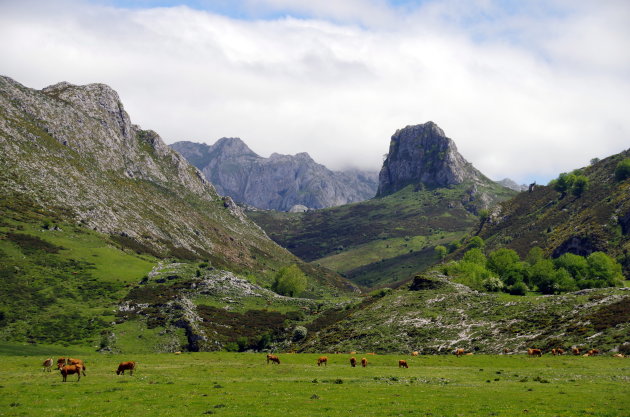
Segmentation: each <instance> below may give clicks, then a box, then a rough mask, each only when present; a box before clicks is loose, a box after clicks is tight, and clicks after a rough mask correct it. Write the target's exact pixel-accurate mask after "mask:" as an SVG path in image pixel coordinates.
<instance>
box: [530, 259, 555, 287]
mask: <svg viewBox="0 0 630 417" xmlns="http://www.w3.org/2000/svg"><path fill="white" fill-rule="evenodd" d="M555 272H556V269H555V267H554V264H553V261H552V260H551V259H542V260H540V261H538V262H536V263H535V264H534V265H532V266H531V268H529V279H530V283H532V284H534V285H536V286H537V287H539V289H540V286H541V285H542V286H543V287H546V286H548V285H549V282H550V281H553V278H554V274H555ZM530 287H531V285H530Z"/></svg>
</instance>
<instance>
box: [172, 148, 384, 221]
mask: <svg viewBox="0 0 630 417" xmlns="http://www.w3.org/2000/svg"><path fill="white" fill-rule="evenodd" d="M171 147H172V148H173V149H175V150H176V151H177V152H179V153H180V154H182V155H183V156H184V157H185V158H186V159H187V160H188V161H190V163H192V164H193V165H195V166H196V167H197V168H199V169H200V170H201V172H203V174H204V175H205V177H206V178H207V179H208V181H210V182H211V183H212V184H213V185H214V186H215V187H216V189H217V191H218V192H219V194H222V195H228V196H230V197H232V198H233V199H234V200H235V201H237V202H240V203H245V204H247V205H250V206H253V207H256V208H260V209H267V210H279V211H290V210H293V211H304V210H306V209H319V208H324V207H331V206H339V205H342V204H348V203H353V202H357V201H364V200H367V199H369V198H372V197H374V195H375V194H376V187H377V173H376V172H369V171H358V170H352V171H345V172H338V171H331V170H329V169H328V168H326V167H325V166H323V165H321V164H318V163H316V162H315V161H314V160H313V159H312V158H311V157H310V156H309V155H308V154H307V153H305V152H303V153H298V154H297V155H293V156H292V155H280V154H277V153H274V154H272V155H271V156H270V157H269V158H263V157H261V156H259V155H257V154H256V153H254V152H253V151H252V150H251V149H250V148H249V147H248V146H247V145H246V144H245V143H244V142H243V141H242V140H241V139H239V138H222V139H220V140H218V141H217V142H216V143H215V144H213V145H206V144H203V143H194V142H186V141H184V142H176V143H173V144H172V145H171Z"/></svg>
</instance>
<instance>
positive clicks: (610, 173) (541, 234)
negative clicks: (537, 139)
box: [479, 150, 630, 275]
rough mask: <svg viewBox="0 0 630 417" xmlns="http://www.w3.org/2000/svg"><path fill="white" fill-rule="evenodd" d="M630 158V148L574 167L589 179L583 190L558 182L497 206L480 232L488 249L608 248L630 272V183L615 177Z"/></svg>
mask: <svg viewBox="0 0 630 417" xmlns="http://www.w3.org/2000/svg"><path fill="white" fill-rule="evenodd" d="M629 157H630V150H626V151H624V152H621V153H619V154H617V155H613V156H610V157H608V158H606V159H603V160H601V161H599V162H596V163H594V164H592V165H590V166H587V167H584V168H580V169H577V170H575V171H573V173H571V174H569V175H574V176H575V175H577V176H582V177H583V178H584V181H585V182H586V186H585V187H584V190H583V191H581V192H575V191H573V190H566V191H564V192H561V191H558V189H557V188H558V187H554V186H553V184H552V185H550V186H541V185H538V186H534V187H533V188H532V190H531V191H530V192H522V193H519V194H518V195H517V196H516V197H515V198H513V199H511V200H508V201H504V202H502V203H501V204H499V205H497V206H495V207H494V208H493V209H492V211H491V213H490V216H489V217H488V219H487V221H485V222H484V223H483V224H482V227H481V229H480V231H479V236H481V237H482V238H483V239H485V240H486V246H487V247H488V248H498V247H507V248H511V249H514V250H516V251H517V252H518V253H519V254H520V255H521V256H525V255H526V254H527V252H528V251H529V250H530V249H531V248H532V247H533V246H539V247H540V248H542V249H543V250H544V252H545V253H546V254H548V255H551V256H553V257H558V256H560V255H562V254H563V253H566V252H571V253H574V254H577V255H582V256H586V255H589V254H590V253H592V252H595V251H602V252H606V253H608V254H609V255H612V256H613V257H616V258H617V259H618V260H619V261H620V263H621V264H622V266H623V267H624V271H625V274H626V275H628V274H630V255H629V252H630V182H629V180H628V179H626V180H619V179H617V178H616V177H615V170H616V167H617V165H618V164H619V163H620V162H621V161H622V160H624V159H627V158H629ZM566 175H567V174H564V175H562V177H564V176H566Z"/></svg>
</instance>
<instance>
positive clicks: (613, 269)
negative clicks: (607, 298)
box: [586, 252, 623, 286]
mask: <svg viewBox="0 0 630 417" xmlns="http://www.w3.org/2000/svg"><path fill="white" fill-rule="evenodd" d="M586 261H587V262H588V272H589V273H588V275H589V278H590V279H593V280H601V281H604V282H605V283H606V285H605V286H613V285H616V284H617V283H618V281H621V280H622V279H623V275H622V273H621V265H619V264H618V263H617V261H616V260H614V259H613V258H611V257H610V256H608V255H606V254H605V253H604V252H593V253H591V254H590V255H589V256H588V258H586Z"/></svg>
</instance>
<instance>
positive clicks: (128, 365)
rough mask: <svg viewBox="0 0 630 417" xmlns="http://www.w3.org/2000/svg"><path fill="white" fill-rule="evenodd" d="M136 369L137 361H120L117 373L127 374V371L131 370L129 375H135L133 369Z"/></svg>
mask: <svg viewBox="0 0 630 417" xmlns="http://www.w3.org/2000/svg"><path fill="white" fill-rule="evenodd" d="M134 369H136V363H135V362H133V361H129V362H120V364H119V365H118V369H117V370H116V375H120V374H123V375H124V374H125V371H126V370H128V371H129V375H133V370H134Z"/></svg>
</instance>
